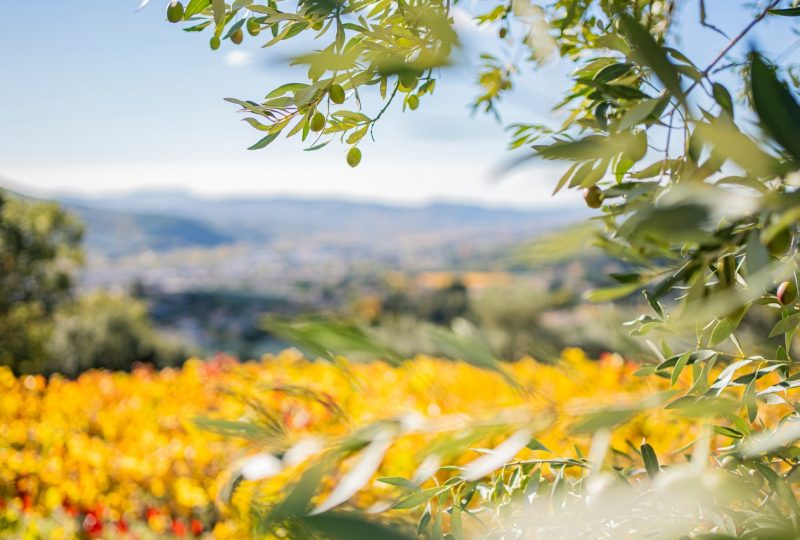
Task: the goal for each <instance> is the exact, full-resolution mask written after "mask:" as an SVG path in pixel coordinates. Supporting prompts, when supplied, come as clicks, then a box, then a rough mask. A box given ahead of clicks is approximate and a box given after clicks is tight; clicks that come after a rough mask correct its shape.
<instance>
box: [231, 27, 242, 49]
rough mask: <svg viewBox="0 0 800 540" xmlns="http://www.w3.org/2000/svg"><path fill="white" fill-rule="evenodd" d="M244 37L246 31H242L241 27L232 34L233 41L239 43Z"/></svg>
mask: <svg viewBox="0 0 800 540" xmlns="http://www.w3.org/2000/svg"><path fill="white" fill-rule="evenodd" d="M243 39H244V32H242V29H241V28H237V29H236V31H235V32H234V33H233V34H231V41H233V42H234V43H236V44H237V45H239V44H240V43H241V42H242V40H243Z"/></svg>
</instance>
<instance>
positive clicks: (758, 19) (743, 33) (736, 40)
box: [685, 0, 781, 96]
mask: <svg viewBox="0 0 800 540" xmlns="http://www.w3.org/2000/svg"><path fill="white" fill-rule="evenodd" d="M780 1H781V0H772V2H770V3H769V5H767V7H766V8H764V11H762V12H761V13H760V14H759V15H758V16H757V17H756V18H755V19H753V20H752V21H750V24H748V25H747V26H746V27H745V28H744V29H743V30H742V31H741V32H739V35H737V36H736V37H735V38H733V39H732V40H731V41H730V43H728V45H727V46H726V47H725V48H724V49H722V52H720V53H719V54H718V55H717V57H716V58H714V60H713V61H712V62H711V63H710V64H709V65H708V66H707V67H706V69H704V70H703V71H702V75H703V77H704V78H705V77H708V74H709V73H711V70H712V69H714V66H716V65H717V64H718V63H719V62H721V61H722V59H723V58H725V56H726V55H727V54H728V53H729V52H730V50H731V49H733V48H734V47H735V46H736V45H737V44H738V43H739V42H740V41H741V40H742V39H743V38H744V37H745V36H746V35H747V34H748V33H750V30H752V29H753V27H754V26H755V25H757V24H758V23H759V22H761V21H762V20H763V19H764V17H766V16H767V15H768V14H769V12H770V10H771V9H773V8H774V7H775V6H777V5H778V4H779V3H780ZM698 84H699V81H694V83H692V85H691V86H689V88H688V89H687V90H686V92H685V95H687V96H688V95H689V93H690V92H691V91H692V90H694V89H695V87H696V86H697V85H698Z"/></svg>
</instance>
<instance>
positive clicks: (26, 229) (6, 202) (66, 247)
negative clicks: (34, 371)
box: [0, 190, 83, 368]
mask: <svg viewBox="0 0 800 540" xmlns="http://www.w3.org/2000/svg"><path fill="white" fill-rule="evenodd" d="M82 234H83V229H82V227H81V225H80V223H78V221H77V220H75V219H74V218H73V217H72V216H71V215H69V214H68V213H66V212H65V211H64V210H62V209H61V208H59V206H58V205H56V204H53V203H45V202H36V201H29V200H24V199H21V198H19V197H17V196H14V195H12V194H10V193H7V192H4V191H2V190H0V364H5V365H9V366H12V367H13V368H17V367H19V366H20V365H22V364H31V365H35V364H39V363H41V362H44V361H45V360H46V356H47V352H46V350H45V343H46V339H47V335H48V334H49V330H50V321H51V320H52V317H53V314H54V313H55V312H56V310H57V309H58V308H59V307H60V306H61V305H63V304H64V303H65V302H68V301H69V300H70V299H71V296H72V292H73V281H74V273H73V272H74V270H75V268H76V267H77V265H78V264H79V263H80V261H81V249H80V244H81V237H82Z"/></svg>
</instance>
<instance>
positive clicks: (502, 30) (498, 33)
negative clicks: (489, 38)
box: [497, 26, 508, 39]
mask: <svg viewBox="0 0 800 540" xmlns="http://www.w3.org/2000/svg"><path fill="white" fill-rule="evenodd" d="M506 34H508V29H507V28H506V27H505V26H504V27H502V28H501V29H500V30H499V31H498V32H497V35H498V36H500V39H503V38H504V37H506Z"/></svg>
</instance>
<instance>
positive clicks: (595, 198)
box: [583, 186, 603, 208]
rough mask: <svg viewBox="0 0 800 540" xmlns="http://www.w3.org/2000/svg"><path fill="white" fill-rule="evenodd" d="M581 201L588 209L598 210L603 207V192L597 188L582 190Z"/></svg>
mask: <svg viewBox="0 0 800 540" xmlns="http://www.w3.org/2000/svg"><path fill="white" fill-rule="evenodd" d="M583 200H585V201H586V206H588V207H589V208H600V207H601V206H602V205H603V191H602V190H601V189H600V188H599V187H597V186H592V187H588V188H586V189H584V190H583Z"/></svg>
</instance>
